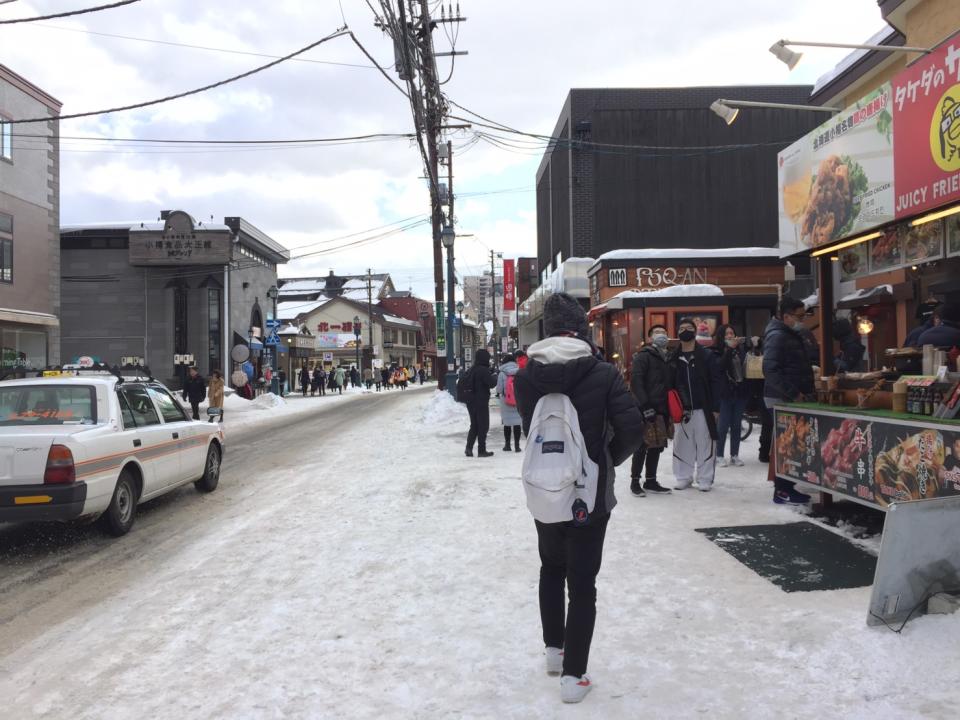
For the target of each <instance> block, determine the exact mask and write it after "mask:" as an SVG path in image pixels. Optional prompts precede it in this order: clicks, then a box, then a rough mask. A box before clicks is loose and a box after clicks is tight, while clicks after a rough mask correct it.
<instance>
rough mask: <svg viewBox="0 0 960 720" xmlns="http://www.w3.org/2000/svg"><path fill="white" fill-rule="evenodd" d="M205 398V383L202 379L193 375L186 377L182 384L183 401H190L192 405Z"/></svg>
mask: <svg viewBox="0 0 960 720" xmlns="http://www.w3.org/2000/svg"><path fill="white" fill-rule="evenodd" d="M206 396H207V383H206V382H204V380H203V377H201V376H200V375H195V376H194V377H187V379H186V380H185V381H184V383H183V399H184V400H190V402H192V403H201V402H203V399H204V398H205V397H206Z"/></svg>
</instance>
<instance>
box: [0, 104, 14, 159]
mask: <svg viewBox="0 0 960 720" xmlns="http://www.w3.org/2000/svg"><path fill="white" fill-rule="evenodd" d="M7 119H8V118H5V117H4V116H3V115H0V158H3V159H4V160H10V161H11V162H12V161H13V125H11V124H10V123H9V122H4V121H5V120H7Z"/></svg>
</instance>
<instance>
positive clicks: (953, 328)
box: [917, 320, 960, 348]
mask: <svg viewBox="0 0 960 720" xmlns="http://www.w3.org/2000/svg"><path fill="white" fill-rule="evenodd" d="M924 345H933V346H935V347H941V348H952V347H960V325H958V324H957V323H953V322H950V321H949V320H941V321H940V324H939V325H934V326H933V327H932V328H930V329H929V330H927V331H926V332H924V333H923V334H922V335H921V336H920V337H919V338H918V339H917V347H923V346H924Z"/></svg>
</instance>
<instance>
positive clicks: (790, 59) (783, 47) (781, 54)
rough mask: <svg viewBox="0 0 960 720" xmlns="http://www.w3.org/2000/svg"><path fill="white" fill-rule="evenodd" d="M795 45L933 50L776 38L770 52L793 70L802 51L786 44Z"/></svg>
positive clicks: (926, 51) (917, 50)
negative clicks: (790, 47)
mask: <svg viewBox="0 0 960 720" xmlns="http://www.w3.org/2000/svg"><path fill="white" fill-rule="evenodd" d="M789 45H796V46H800V47H825V48H844V49H847V50H876V51H879V52H908V53H922V54H924V55H927V54H929V53H931V52H933V50H932V49H930V48H924V47H910V46H907V45H868V44H864V43H830V42H807V41H803V40H777V42H775V43H774V44H773V45H771V46H770V52H772V53H773V54H774V55H775V56H776V58H777V60H779V61H780V62H782V63H785V64H786V66H787V67H788V68H790V69H791V70H793V69H794V68H795V67H796V66H797V63H798V62H800V58H802V57H803V53H798V52H794V51H793V50H788V49H787V46H789Z"/></svg>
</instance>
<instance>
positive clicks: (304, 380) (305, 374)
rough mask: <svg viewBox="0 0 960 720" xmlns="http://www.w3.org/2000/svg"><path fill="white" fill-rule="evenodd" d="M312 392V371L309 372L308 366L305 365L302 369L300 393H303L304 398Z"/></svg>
mask: <svg viewBox="0 0 960 720" xmlns="http://www.w3.org/2000/svg"><path fill="white" fill-rule="evenodd" d="M309 390H310V371H309V370H307V366H306V365H304V366H303V367H302V368H300V391H301V392H302V393H303V396H304V397H306V396H307V392H309Z"/></svg>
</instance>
